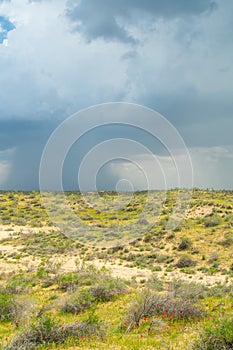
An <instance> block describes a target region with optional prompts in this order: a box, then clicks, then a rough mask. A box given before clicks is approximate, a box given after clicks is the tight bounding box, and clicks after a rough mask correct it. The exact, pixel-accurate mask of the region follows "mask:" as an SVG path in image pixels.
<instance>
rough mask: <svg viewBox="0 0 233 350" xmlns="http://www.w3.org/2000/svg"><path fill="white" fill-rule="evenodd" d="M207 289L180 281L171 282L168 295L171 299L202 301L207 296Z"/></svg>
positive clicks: (200, 285)
mask: <svg viewBox="0 0 233 350" xmlns="http://www.w3.org/2000/svg"><path fill="white" fill-rule="evenodd" d="M208 291H209V290H208V287H206V286H204V285H203V284H200V283H195V282H185V281H182V280H178V279H177V280H173V281H171V282H170V284H169V293H170V294H171V296H172V297H173V298H180V299H182V300H193V301H197V300H198V299H203V298H205V297H206V296H207V295H208Z"/></svg>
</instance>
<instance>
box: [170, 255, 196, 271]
mask: <svg viewBox="0 0 233 350" xmlns="http://www.w3.org/2000/svg"><path fill="white" fill-rule="evenodd" d="M196 264H197V262H196V261H195V260H193V259H192V258H190V257H189V256H188V255H186V256H182V257H181V258H180V259H179V260H178V261H177V263H176V265H175V266H177V267H179V268H182V267H189V266H195V265H196Z"/></svg>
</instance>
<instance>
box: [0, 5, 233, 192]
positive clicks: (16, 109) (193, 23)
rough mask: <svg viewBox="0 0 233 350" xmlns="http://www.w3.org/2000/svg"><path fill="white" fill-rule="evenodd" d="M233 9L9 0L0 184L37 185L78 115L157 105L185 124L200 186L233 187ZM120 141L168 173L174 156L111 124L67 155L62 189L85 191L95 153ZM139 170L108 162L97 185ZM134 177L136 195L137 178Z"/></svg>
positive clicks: (3, 35) (0, 80) (3, 26)
mask: <svg viewBox="0 0 233 350" xmlns="http://www.w3.org/2000/svg"><path fill="white" fill-rule="evenodd" d="M232 11H233V3H232V1H231V0H225V1H224V2H223V1H221V0H215V1H212V0H195V1H193V0H177V1H174V0H163V1H162V0H145V1H140V0H124V1H123V0H119V1H113V0H101V1H96V0H79V1H77V0H67V1H66V0H40V1H39V0H37V1H36V0H31V1H28V0H21V1H18V0H11V1H6V0H2V1H0V86H1V89H0V140H1V143H0V188H1V189H8V188H9V189H10V188H13V189H33V188H38V186H39V185H38V177H39V176H38V173H39V165H40V158H41V155H42V152H43V149H44V147H45V145H46V142H47V140H48V138H49V136H50V135H51V134H52V132H53V131H54V130H55V128H56V127H57V126H58V125H59V124H60V123H61V122H62V121H63V120H65V119H66V118H67V117H69V116H70V115H72V114H73V113H75V112H77V111H79V110H80V109H83V108H87V107H90V106H92V105H95V104H100V103H106V102H115V101H123V102H130V103H137V104H141V105H144V106H146V107H150V108H152V109H155V110H157V111H158V112H159V113H161V114H162V115H164V116H165V117H166V118H167V119H168V120H169V121H170V122H171V123H172V124H173V125H174V126H175V127H176V128H177V130H178V131H179V132H180V134H181V136H182V137H183V139H184V141H185V143H186V145H187V147H188V149H189V151H190V154H191V156H192V159H193V166H194V185H197V186H199V187H214V188H224V187H227V188H230V187H232V182H231V179H230V178H231V177H230V174H232V171H233V162H232V154H233V143H232V131H233V88H232V87H233V86H232V81H233V68H232V61H233V37H232V35H231V33H232V31H233V21H232ZM120 136H122V137H125V138H132V139H134V140H138V141H140V142H141V143H143V144H145V145H146V146H148V147H149V148H150V149H151V150H152V151H153V152H154V154H156V155H157V157H158V159H160V161H161V164H163V166H164V168H165V169H168V168H167V166H168V165H169V164H170V163H169V158H166V157H168V155H166V154H164V150H163V149H162V148H161V147H159V146H158V144H157V143H156V142H155V144H154V143H153V140H151V139H150V137H149V136H148V135H146V134H139V133H137V132H132V130H129V129H123V128H118V129H116V130H115V131H114V130H113V129H111V130H110V129H106V128H103V129H101V130H98V131H96V132H95V133H93V134H92V136H91V137H86V138H84V139H83V140H82V141H80V143H79V145H76V146H74V149H73V150H72V151H71V154H70V155H68V156H67V161H66V162H65V163H64V164H65V170H64V178H65V179H67V180H66V181H65V182H66V185H65V187H66V188H68V189H72V187H73V188H76V175H77V168H78V165H79V164H80V162H81V160H82V157H84V156H85V153H87V152H88V151H89V150H90V149H91V147H94V145H95V144H98V143H99V142H101V140H102V141H104V140H107V139H109V138H114V137H120ZM142 159H143V155H141V156H140V160H141V161H142ZM145 163H146V164H147V165H148V159H147V160H145ZM121 165H122V167H121ZM127 169H128V170H127ZM130 169H132V167H130V166H128V165H127V166H126V164H125V162H122V163H121V162H120V161H117V162H116V163H113V164H106V165H105V166H104V167H103V170H102V173H101V177H99V183H100V186H101V187H103V186H105V188H107V189H109V188H111V187H112V186H113V184H116V183H117V181H118V180H119V179H120V178H121V177H124V171H125V178H128V177H130V178H131V177H132V176H131V175H132V173H133V171H132V170H130ZM127 171H128V172H129V175H130V176H128V175H127V174H126V172H127ZM127 176H128V177H127ZM135 179H136V180H135V181H136V182H137V181H138V184H136V188H138V187H140V184H139V183H142V182H143V181H142V180H141V177H140V174H138V175H137V176H136V172H135ZM169 179H170V180H169V186H170V187H172V186H176V185H177V184H176V183H175V182H174V183H172V176H170V177H169ZM161 186H162V185H161Z"/></svg>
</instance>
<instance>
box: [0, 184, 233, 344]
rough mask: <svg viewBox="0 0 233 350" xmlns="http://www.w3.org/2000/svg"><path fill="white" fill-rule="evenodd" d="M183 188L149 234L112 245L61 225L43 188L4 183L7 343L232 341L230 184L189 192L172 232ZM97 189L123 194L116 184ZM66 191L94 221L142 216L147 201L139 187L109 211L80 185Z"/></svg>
mask: <svg viewBox="0 0 233 350" xmlns="http://www.w3.org/2000/svg"><path fill="white" fill-rule="evenodd" d="M178 192H179V191H178V190H170V191H167V193H166V195H165V197H164V201H163V204H162V208H161V212H160V213H159V215H158V218H157V220H156V224H154V225H152V226H151V227H150V229H149V230H148V232H146V233H144V234H143V235H141V236H140V237H139V238H137V239H135V240H132V241H130V242H128V243H126V244H123V245H118V246H113V247H110V248H108V247H105V246H103V247H95V246H91V245H90V244H89V243H90V242H88V238H85V235H84V237H82V242H80V241H78V240H72V239H70V238H69V237H68V236H67V235H66V233H65V232H61V229H59V228H57V227H55V226H54V224H53V222H51V219H50V218H49V215H48V212H47V211H46V208H45V207H44V206H43V201H42V198H41V195H40V193H39V192H37V191H32V192H19V191H17V192H14V191H11V192H4V191H2V192H1V193H0V215H1V216H0V219H1V225H0V239H1V241H0V271H1V287H0V316H1V318H0V320H1V326H0V335H1V347H2V349H6V350H16V349H55V348H56V349H57V348H59V349H106V348H110V349H180V348H182V349H231V348H232V340H231V339H232V338H231V337H232V323H231V322H232V317H233V279H232V278H233V251H232V247H233V231H232V226H233V216H232V214H233V200H232V192H231V191H213V190H198V189H195V190H193V193H192V197H191V200H190V203H189V206H188V208H186V210H185V214H184V218H183V220H182V221H181V222H180V223H179V225H178V226H177V227H176V228H175V229H173V230H172V229H168V228H167V227H166V223H167V220H168V218H169V215H170V213H171V212H172V210H173V206H174V203H175V199H176V198H177V196H178ZM124 195H125V194H124V193H122V194H120V196H123V197H124ZM154 195H155V197H156V196H157V195H158V194H157V193H156V192H155V194H154ZM101 197H106V198H107V200H108V202H111V201H112V202H114V201H115V200H116V198H118V200H119V194H117V193H114V192H101V194H100V197H99V198H100V199H99V200H100V201H101ZM67 198H68V201H69V203H70V205H71V206H72V208H73V211H74V213H75V215H77V216H79V217H81V218H82V220H83V221H85V223H86V224H87V225H91V226H92V227H93V226H95V225H97V227H99V225H100V224H102V226H106V227H109V225H110V221H113V222H115V221H116V222H117V224H118V225H119V218H122V217H124V220H123V221H124V224H125V223H128V224H130V223H131V224H132V223H133V222H137V220H138V215H139V212H140V210H142V209H143V206H144V205H145V193H144V192H142V193H141V192H137V193H134V195H133V196H132V198H131V201H130V202H129V203H128V204H127V206H125V207H122V208H121V209H120V210H119V211H118V212H117V215H115V216H111V217H109V213H103V212H100V211H99V210H97V209H96V208H95V206H91V205H90V202H89V203H87V202H86V201H85V198H82V195H81V194H80V193H79V192H70V193H67ZM95 198H96V197H95ZM143 198H144V199H143ZM97 204H98V203H97ZM151 219H152V218H151ZM148 220H149V218H148ZM108 237H109V236H107V239H108ZM104 239H105V238H104V237H102V240H103V241H104ZM85 240H86V242H85ZM102 243H103V242H102ZM218 323H219V325H218V328H216V325H217V324H218ZM208 332H209V333H208Z"/></svg>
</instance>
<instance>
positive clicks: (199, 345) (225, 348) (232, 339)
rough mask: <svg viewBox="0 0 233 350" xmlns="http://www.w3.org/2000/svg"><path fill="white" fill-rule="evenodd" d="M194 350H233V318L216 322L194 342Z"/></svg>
mask: <svg viewBox="0 0 233 350" xmlns="http://www.w3.org/2000/svg"><path fill="white" fill-rule="evenodd" d="M192 349H194V350H231V349H233V318H223V319H221V320H217V319H216V320H215V323H214V325H213V324H211V325H210V326H208V327H207V328H205V329H204V331H203V332H202V333H201V335H200V337H199V339H198V340H197V341H196V342H194V344H193V346H192Z"/></svg>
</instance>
